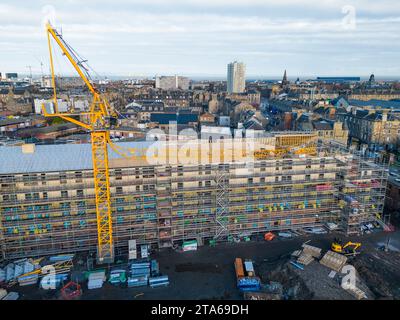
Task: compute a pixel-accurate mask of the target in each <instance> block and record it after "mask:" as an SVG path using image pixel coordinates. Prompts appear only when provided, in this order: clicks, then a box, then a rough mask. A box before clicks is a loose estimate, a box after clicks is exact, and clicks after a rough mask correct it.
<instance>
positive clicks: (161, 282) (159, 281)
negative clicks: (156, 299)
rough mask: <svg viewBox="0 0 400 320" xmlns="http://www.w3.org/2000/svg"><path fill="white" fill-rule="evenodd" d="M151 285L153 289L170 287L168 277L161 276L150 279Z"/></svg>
mask: <svg viewBox="0 0 400 320" xmlns="http://www.w3.org/2000/svg"><path fill="white" fill-rule="evenodd" d="M149 285H150V287H152V288H156V287H161V286H167V285H169V280H168V276H159V277H152V278H149Z"/></svg>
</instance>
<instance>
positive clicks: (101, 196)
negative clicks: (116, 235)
mask: <svg viewBox="0 0 400 320" xmlns="http://www.w3.org/2000/svg"><path fill="white" fill-rule="evenodd" d="M46 31H47V41H48V47H49V57H50V70H51V76H52V86H53V106H54V108H53V110H46V107H45V105H44V104H43V105H42V110H43V114H44V115H45V116H46V117H60V118H62V119H64V120H66V121H69V122H72V123H74V124H76V125H79V126H81V127H82V128H84V129H86V130H88V131H89V132H90V135H91V144H92V160H93V175H94V188H95V201H96V220H97V238H98V241H97V242H98V245H97V262H98V263H99V264H102V263H112V262H113V261H114V246H113V232H112V215H111V201H110V182H109V164H108V147H111V148H112V149H113V150H114V151H115V152H117V153H118V154H119V155H122V156H124V157H130V156H129V154H130V155H131V156H132V155H134V154H135V151H136V150H134V149H133V148H132V149H129V151H126V152H125V151H124V150H122V149H123V148H121V147H120V146H116V145H114V144H113V143H112V141H111V140H110V133H109V130H110V129H111V128H112V126H113V125H114V124H115V123H116V117H115V115H116V114H115V112H114V111H113V110H112V108H111V107H110V104H109V103H108V101H107V100H106V98H105V97H104V95H103V94H101V93H100V92H99V90H98V89H97V88H96V87H95V85H94V83H93V81H92V80H91V77H90V74H89V72H88V70H89V67H88V65H87V61H86V60H84V59H82V58H81V57H80V56H79V55H78V53H77V52H76V51H75V50H74V49H73V48H72V47H71V46H70V45H69V44H68V43H67V42H66V41H65V40H64V39H63V37H62V35H61V34H60V33H59V32H58V31H57V30H56V29H55V28H53V26H52V25H51V24H50V23H49V22H48V23H47V24H46ZM52 39H53V40H54V41H55V42H56V43H57V45H58V46H59V47H60V49H61V51H62V54H63V55H64V56H65V57H66V58H67V60H68V61H69V62H70V63H71V64H72V66H73V67H74V69H75V71H76V72H77V73H78V74H79V76H80V77H81V79H82V80H83V82H84V83H85V85H86V87H87V88H88V90H89V91H90V93H91V94H92V96H93V101H92V103H91V105H90V109H89V112H80V113H66V112H62V113H59V112H58V101H57V92H56V91H57V90H56V80H55V73H54V63H53V53H52V52H53V51H52V45H51V42H52ZM82 116H83V117H85V118H86V119H87V120H86V121H87V122H83V121H80V120H78V119H81V117H82Z"/></svg>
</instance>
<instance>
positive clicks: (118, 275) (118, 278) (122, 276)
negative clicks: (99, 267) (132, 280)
mask: <svg viewBox="0 0 400 320" xmlns="http://www.w3.org/2000/svg"><path fill="white" fill-rule="evenodd" d="M108 281H109V282H110V283H111V284H121V283H125V282H126V271H125V270H123V269H115V270H112V271H111V273H110V277H109V279H108Z"/></svg>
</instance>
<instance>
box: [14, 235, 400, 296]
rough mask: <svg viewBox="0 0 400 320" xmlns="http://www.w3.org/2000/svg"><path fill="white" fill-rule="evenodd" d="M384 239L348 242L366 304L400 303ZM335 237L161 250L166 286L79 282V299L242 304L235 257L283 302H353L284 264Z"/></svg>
mask: <svg viewBox="0 0 400 320" xmlns="http://www.w3.org/2000/svg"><path fill="white" fill-rule="evenodd" d="M388 235H389V234H388V233H384V232H379V233H373V234H370V235H366V236H363V237H359V238H352V239H351V240H353V241H361V242H362V247H361V254H360V255H358V256H357V257H355V258H354V261H351V264H353V265H354V266H355V267H356V269H357V271H358V273H359V275H360V279H361V283H363V284H365V287H364V289H365V291H366V292H368V294H367V296H368V298H369V299H399V298H400V232H394V233H391V234H390V239H391V240H390V246H389V247H390V248H391V249H392V250H390V251H389V252H383V251H381V250H379V249H378V247H379V246H380V245H382V244H384V243H386V241H387V237H388ZM334 237H335V235H334V234H325V235H308V236H301V237H296V238H294V239H289V240H287V239H285V240H283V239H282V240H281V239H276V240H274V241H272V242H265V241H261V240H260V241H250V242H243V243H235V244H233V243H232V244H231V243H224V244H218V245H217V246H216V247H209V246H202V247H200V248H199V249H198V250H197V251H191V252H178V251H174V250H172V249H163V250H161V251H159V252H156V253H155V254H153V255H152V257H151V258H152V259H157V260H158V262H159V264H160V271H161V273H162V274H165V275H168V276H169V281H170V285H169V286H168V287H160V288H150V287H140V288H126V286H125V287H119V286H113V285H111V284H109V283H105V284H104V286H103V287H102V288H101V289H94V290H88V289H87V284H86V282H83V284H82V289H83V295H82V297H81V299H84V300H86V299H87V300H93V299H117V300H131V299H136V300H143V299H146V300H167V299H168V300H185V299H194V300H198V299H200V300H203V299H204V300H205V299H207V300H208V299H211V300H213V299H218V300H225V299H228V300H231V299H235V300H236V299H243V295H242V294H241V293H240V292H239V291H238V289H237V288H236V279H235V271H234V266H233V261H234V259H235V258H236V257H241V258H242V259H251V260H253V261H254V266H255V271H256V274H257V275H258V276H259V277H260V278H261V280H262V282H263V283H264V284H268V283H269V282H270V281H275V282H279V283H281V284H282V292H281V293H282V298H283V299H342V300H343V299H353V297H352V296H351V295H349V294H348V293H347V292H346V291H344V290H343V289H342V288H341V287H340V282H339V278H336V279H331V278H329V277H328V274H329V272H330V270H329V269H328V268H326V267H324V266H322V265H320V264H319V263H318V262H312V263H311V264H310V265H309V266H306V267H305V269H304V270H299V269H296V268H294V267H293V266H292V265H290V264H289V263H288V262H289V260H290V255H291V253H292V252H293V251H295V250H298V249H300V247H301V244H302V243H304V242H305V241H307V240H311V241H310V242H309V243H308V244H310V245H313V246H317V247H320V248H322V249H323V253H325V252H326V250H328V249H329V247H330V244H331V242H332V240H333V238H334ZM336 277H338V276H336ZM9 290H12V291H17V292H19V293H20V295H21V299H37V300H42V299H57V298H58V297H57V294H58V291H45V290H42V289H38V288H37V287H36V286H28V287H18V286H15V287H13V288H12V289H9Z"/></svg>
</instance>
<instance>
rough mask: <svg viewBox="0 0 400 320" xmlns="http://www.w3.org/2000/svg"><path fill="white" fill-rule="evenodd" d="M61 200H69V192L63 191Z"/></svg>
mask: <svg viewBox="0 0 400 320" xmlns="http://www.w3.org/2000/svg"><path fill="white" fill-rule="evenodd" d="M61 198H68V191H65V190H64V191H61Z"/></svg>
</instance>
